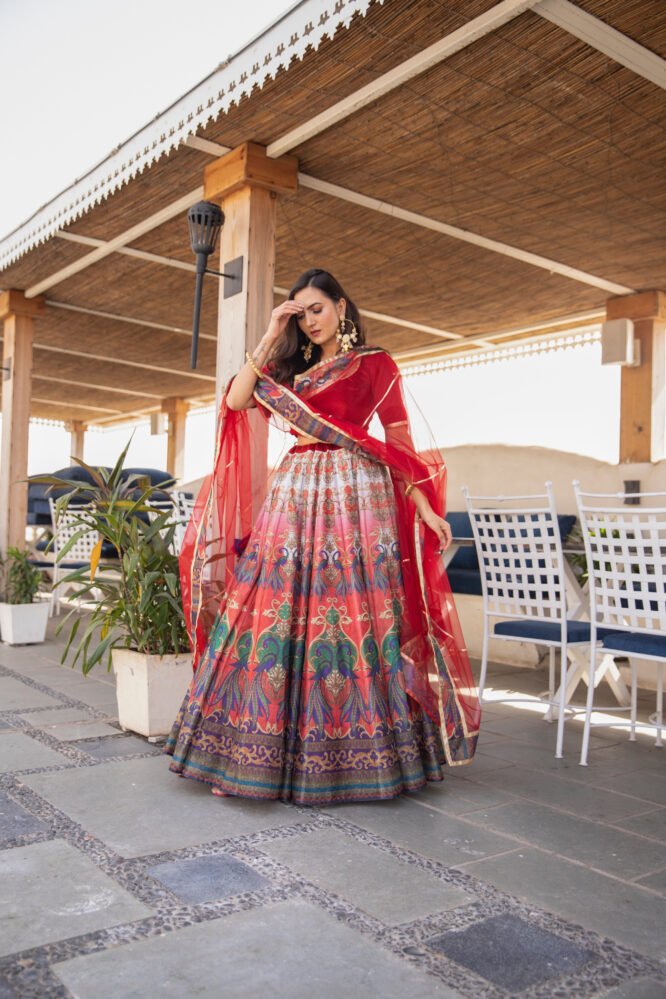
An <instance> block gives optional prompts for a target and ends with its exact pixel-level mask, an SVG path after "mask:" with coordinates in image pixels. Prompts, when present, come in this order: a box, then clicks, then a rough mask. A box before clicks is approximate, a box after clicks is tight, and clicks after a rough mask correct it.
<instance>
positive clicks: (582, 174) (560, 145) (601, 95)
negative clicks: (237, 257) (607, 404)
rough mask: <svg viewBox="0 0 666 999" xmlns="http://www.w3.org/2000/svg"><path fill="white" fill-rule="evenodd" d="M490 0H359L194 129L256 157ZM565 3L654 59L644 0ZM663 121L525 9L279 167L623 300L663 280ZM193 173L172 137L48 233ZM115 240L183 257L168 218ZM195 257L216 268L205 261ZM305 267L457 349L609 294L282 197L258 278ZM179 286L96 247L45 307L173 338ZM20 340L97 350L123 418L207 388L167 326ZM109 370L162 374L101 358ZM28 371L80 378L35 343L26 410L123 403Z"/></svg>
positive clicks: (138, 200) (83, 322) (69, 326)
mask: <svg viewBox="0 0 666 999" xmlns="http://www.w3.org/2000/svg"><path fill="white" fill-rule="evenodd" d="M494 3H495V0H447V2H446V3H442V2H441V0H390V2H386V3H384V4H380V3H373V4H371V6H370V7H369V9H368V11H367V14H366V16H365V17H355V18H353V19H352V21H351V24H350V26H349V28H347V29H345V28H340V29H338V30H337V31H336V33H335V34H334V36H333V37H332V38H329V39H324V40H323V41H322V42H321V43H320V45H319V48H318V49H317V50H316V51H313V50H310V51H309V52H307V53H306V54H305V56H304V58H303V59H302V60H301V61H294V62H292V64H291V66H290V67H289V69H288V70H282V71H280V72H278V73H277V75H276V76H275V78H274V79H271V80H268V81H266V82H265V83H264V85H263V87H262V88H261V89H255V91H253V93H252V94H251V96H250V97H245V98H243V99H241V100H240V101H239V103H238V104H236V105H232V106H231V108H230V109H229V110H228V111H227V112H226V113H225V114H224V115H222V116H220V117H219V118H218V119H217V120H216V121H213V122H209V123H208V125H207V126H206V127H205V128H204V129H202V130H201V131H200V133H199V134H200V135H201V136H203V137H204V138H207V139H209V140H211V141H214V142H218V143H221V144H223V145H225V146H230V147H234V146H236V145H238V144H240V143H242V142H245V141H249V140H251V141H257V142H260V143H263V144H269V143H271V142H273V141H275V140H276V139H278V138H279V137H280V136H282V135H284V134H285V133H286V132H288V131H289V130H291V129H292V128H294V127H296V126H298V125H300V124H302V123H303V122H304V121H305V120H307V119H309V118H311V117H313V116H314V115H316V114H317V113H319V112H320V111H323V110H324V109H326V108H328V107H330V106H331V105H332V104H334V103H335V102H336V101H337V100H340V99H341V98H344V97H347V96H349V95H350V94H352V93H353V92H355V91H356V90H358V89H359V88H360V87H362V86H364V85H365V84H367V83H369V82H371V81H373V80H374V79H376V78H377V77H379V76H380V75H382V74H383V73H385V72H387V71H388V70H390V69H392V68H394V67H395V66H397V65H398V64H399V63H402V62H403V61H405V60H407V59H409V58H410V57H411V56H413V55H415V54H416V53H418V52H420V51H422V50H423V49H425V48H427V47H428V46H429V45H431V44H432V43H433V42H434V41H436V40H437V39H439V38H442V37H444V36H445V35H447V34H448V33H450V32H452V31H454V30H456V29H457V28H459V27H461V26H462V25H463V24H465V23H466V22H468V21H469V20H471V19H472V18H474V17H476V16H477V15H478V14H480V13H483V12H484V11H486V10H488V9H489V8H491V7H492V6H494ZM577 5H578V6H579V7H581V8H582V9H584V10H586V11H588V12H589V13H591V14H593V15H595V16H597V17H599V18H601V20H603V21H604V22H606V23H607V24H610V25H611V26H613V27H615V28H616V29H617V30H619V31H621V32H623V33H625V34H626V35H627V36H628V37H629V38H633V39H634V40H636V41H637V42H639V43H640V44H643V45H645V46H647V48H648V49H650V50H651V51H653V52H656V53H659V54H662V55H663V54H666V5H664V4H663V2H662V0H577ZM664 111H665V106H664V93H663V91H660V90H659V88H657V87H656V86H654V85H653V84H652V83H650V82H648V81H646V80H644V79H643V78H641V77H639V76H637V75H636V74H634V73H632V72H630V71H629V70H628V69H626V68H625V67H623V66H621V65H619V64H617V63H616V62H613V61H612V60H610V59H609V58H608V57H607V56H605V55H603V54H602V53H600V52H597V51H596V50H595V49H593V48H591V47H590V46H588V45H586V44H585V43H584V42H582V41H580V40H579V39H577V38H575V37H573V36H572V35H570V34H568V33H567V32H565V31H564V30H563V29H561V28H559V27H558V26H556V25H554V24H552V23H550V22H548V21H546V20H545V19H543V18H541V17H540V16H538V14H536V13H534V12H532V11H528V12H525V13H523V14H521V15H520V16H519V17H517V18H515V19H514V20H513V21H510V22H508V23H507V24H505V25H504V26H503V27H502V28H500V29H498V30H497V31H494V32H492V33H491V34H489V35H486V36H485V37H483V38H481V39H479V40H477V41H476V42H475V43H473V44H472V45H470V46H468V47H467V48H465V49H463V50H462V51H460V52H458V53H456V54H455V55H453V56H451V57H450V58H448V59H446V60H445V61H443V62H441V63H440V64H438V65H436V66H435V67H433V68H431V69H430V70H429V71H427V72H426V73H424V74H422V75H420V76H417V77H415V78H414V79H412V80H410V81H409V82H408V83H406V84H404V85H403V86H401V87H399V88H398V89H397V90H395V91H392V92H390V93H388V94H386V95H385V96H383V97H381V98H380V99H378V100H376V101H374V102H373V103H371V104H369V105H367V106H366V107H364V108H362V109H361V110H360V111H358V112H356V113H355V114H353V115H351V116H350V117H348V118H346V119H345V120H344V121H343V122H341V123H339V124H338V125H336V126H334V127H332V128H329V129H327V130H326V131H325V132H323V133H322V134H320V135H318V136H316V137H314V138H311V139H309V140H307V141H306V142H304V143H303V144H302V145H301V146H300V147H299V148H297V149H296V150H295V151H294V152H295V154H296V155H297V156H298V158H299V162H300V169H301V171H303V172H304V173H306V174H310V175H312V176H314V177H316V178H319V179H322V180H325V181H329V182H331V183H333V184H338V185H341V186H342V187H344V188H348V189H350V190H352V191H358V192H361V193H362V194H366V195H368V196H370V197H372V198H377V199H382V200H384V201H386V202H389V203H392V204H395V205H397V206H399V207H400V208H402V209H406V210H409V211H412V212H416V213H419V214H422V215H425V216H429V217H432V218H433V219H436V220H440V221H442V222H445V223H449V224H451V225H453V226H456V227H459V228H460V229H464V230H468V231H470V232H472V233H477V234H479V235H481V236H485V237H488V238H490V239H494V240H497V241H499V242H503V243H507V244H509V245H510V246H514V247H518V248H521V249H524V250H527V251H530V252H532V253H536V254H539V255H541V256H544V257H547V258H550V259H553V260H555V261H559V262H560V263H563V264H567V265H569V266H572V267H575V268H578V269H580V270H583V271H587V272H589V273H590V274H592V275H597V276H599V277H602V278H605V279H607V280H610V281H614V282H616V283H619V284H622V285H625V286H627V287H629V288H644V287H666V253H664V239H663V233H664V230H665V226H664V209H665V208H666V187H665V186H664V184H663V176H664V175H666V169H665V167H666V127H665V125H664V121H665V120H666V116H665V115H664ZM210 160H211V156H210V155H208V154H206V153H203V152H201V151H200V150H197V149H194V148H191V147H188V146H185V145H181V146H180V147H179V148H178V149H175V150H174V151H172V152H171V153H170V154H169V155H168V156H166V155H164V156H162V157H161V158H159V159H158V160H157V161H156V162H155V163H153V165H152V166H151V167H150V168H148V169H145V170H144V171H143V172H142V173H140V174H138V175H137V176H135V177H134V178H133V179H132V180H131V181H130V182H129V183H127V184H125V185H124V186H123V187H122V188H121V189H120V190H118V191H117V192H116V193H115V194H113V195H112V196H110V197H108V198H106V199H105V200H103V201H101V202H100V203H99V204H97V205H95V206H94V207H93V208H91V209H90V210H89V211H88V212H87V213H86V214H85V215H82V216H80V217H79V218H78V219H76V221H74V222H73V223H72V224H71V225H70V226H69V231H70V232H72V233H75V234H78V235H81V236H88V237H93V238H94V239H99V240H108V239H112V238H114V237H117V236H118V235H120V234H121V233H124V232H126V231H127V230H129V229H130V228H131V227H132V226H133V225H135V224H136V223H139V222H142V221H144V220H145V219H146V218H147V217H148V216H150V215H152V214H154V213H156V212H159V211H160V210H161V209H162V208H164V207H165V206H168V205H169V204H170V203H172V202H174V201H175V200H177V199H180V198H182V197H183V195H185V194H187V193H188V192H195V191H196V190H197V189H198V188H199V187H200V186H201V184H202V181H203V169H204V167H205V165H206V164H207V163H209V162H210ZM131 248H133V249H135V250H140V251H145V252H149V253H153V254H157V255H159V256H163V257H167V258H170V259H172V260H175V261H180V262H182V263H186V264H193V263H194V259H193V256H192V254H191V251H190V247H189V237H188V233H187V225H186V220H185V210H183V212H182V214H179V215H178V216H177V217H175V218H173V219H171V220H170V221H167V222H165V223H163V224H162V225H160V226H159V227H156V228H154V229H152V230H151V231H149V232H147V233H145V234H144V235H142V236H141V237H139V238H137V239H135V240H134V242H133V243H132V244H131ZM90 249H91V248H90V247H87V246H82V245H79V244H75V243H71V242H65V241H64V240H62V239H59V238H57V237H56V238H52V239H50V240H49V241H48V242H47V243H45V244H43V245H40V246H36V247H35V248H33V249H32V250H31V251H30V252H29V253H27V254H25V255H24V256H23V257H22V258H20V259H19V260H18V261H17V262H16V263H15V264H14V265H12V267H10V268H8V269H7V270H6V271H4V272H3V273H0V286H1V287H14V288H24V289H25V288H28V287H30V286H31V285H34V284H35V283H37V282H39V281H41V280H43V279H44V278H47V277H48V276H49V275H52V274H54V273H55V272H57V271H58V270H60V269H61V268H62V267H65V266H66V265H67V264H68V263H71V262H73V261H76V260H78V259H79V258H80V257H83V256H85V255H86V254H88V253H89V252H90ZM209 266H211V267H212V268H213V269H221V268H220V267H219V261H218V259H217V258H215V259H214V260H211V261H210V264H209ZM310 266H324V267H327V268H328V269H330V270H332V271H333V272H334V273H336V275H338V277H339V278H340V279H341V281H342V283H343V285H345V286H347V290H348V292H349V293H350V294H351V295H352V297H353V298H354V299H355V301H356V303H357V305H359V306H360V307H361V308H366V309H370V310H373V311H377V312H381V313H386V314H389V315H392V316H395V317H402V318H404V319H405V320H406V321H412V322H416V323H422V324H426V325H429V326H432V327H436V328H439V329H442V330H449V331H452V332H454V333H458V334H463V335H465V336H467V337H469V336H480V335H484V334H485V335H488V334H492V333H493V332H495V331H496V330H497V329H499V328H502V329H507V328H511V327H521V326H528V325H535V324H538V323H547V322H548V321H552V320H556V319H558V318H561V317H562V316H570V315H572V314H575V313H578V312H587V311H589V310H600V309H603V307H604V305H605V301H606V299H607V297H608V294H609V293H608V292H607V291H604V290H600V289H599V288H596V287H593V286H591V285H590V284H586V283H583V282H580V281H575V280H572V279H569V278H565V277H562V276H559V275H557V274H550V273H549V272H548V271H547V270H544V269H539V268H536V267H534V266H531V265H528V264H525V263H521V262H519V261H516V260H514V259H511V258H510V257H508V256H503V255H500V254H497V253H493V252H490V251H489V250H485V249H481V248H479V247H477V246H474V245H472V244H470V243H467V242H463V241H460V240H457V239H454V238H451V237H449V236H445V235H442V234H440V233H436V232H433V231H431V230H428V229H425V228H422V227H418V226H415V225H411V224H409V223H407V222H403V221H400V220H398V219H396V218H391V217H389V216H387V215H384V214H380V213H377V212H374V211H371V210H369V209H366V208H361V207H358V206H357V205H355V204H352V203H349V202H346V201H343V200H339V199H336V198H332V197H329V196H326V195H323V194H319V193H315V192H314V191H312V190H310V189H309V188H307V187H301V188H300V189H299V191H298V192H297V193H296V194H295V195H293V196H290V197H285V198H282V199H281V200H280V202H279V208H278V229H277V248H276V277H275V280H276V284H277V285H279V286H288V285H290V284H291V283H292V282H293V280H294V279H295V278H296V277H297V276H298V274H299V273H300V272H301V271H303V270H304V269H306V268H307V267H310ZM218 287H219V286H218V283H217V282H216V280H215V279H213V278H210V279H207V280H206V283H205V286H204V298H203V312H202V323H201V329H202V332H203V333H204V334H205V335H206V336H209V337H216V333H217V330H216V312H217V297H218ZM193 293H194V275H193V273H192V272H191V271H190V270H182V269H177V268H174V267H169V266H166V265H165V264H160V263H156V262H148V261H145V260H142V259H137V258H136V257H130V256H127V255H124V254H120V253H113V254H111V255H109V256H107V257H105V258H104V259H102V260H100V261H99V262H98V263H96V264H94V265H93V266H91V267H90V268H88V269H86V270H83V271H81V272H80V273H77V274H75V275H73V276H71V277H69V278H68V279H67V280H66V281H63V282H61V283H59V284H57V285H55V286H54V287H53V288H52V289H50V290H49V291H48V292H47V293H46V297H47V298H48V299H50V300H56V301H59V302H61V303H68V304H71V305H74V306H78V307H82V308H87V309H94V310H101V311H104V312H107V313H116V314H117V315H119V316H126V317H134V318H136V319H142V320H144V321H147V322H153V323H161V324H165V325H169V326H174V327H179V328H181V329H183V330H185V331H188V330H189V329H190V325H191V321H192V304H193ZM366 325H367V328H368V339H369V340H370V341H371V342H373V343H378V344H380V345H382V346H386V347H387V348H388V349H391V350H396V351H400V352H403V351H406V350H416V351H418V349H426V348H432V347H434V346H436V345H437V344H438V343H441V344H451V341H446V340H439V339H438V338H437V337H435V336H432V335H430V334H428V333H424V332H417V331H412V330H406V329H401V328H400V327H399V326H395V325H392V324H388V323H382V322H379V321H377V320H372V321H369V322H367V324H366ZM35 340H36V342H37V343H40V342H41V343H43V344H44V345H47V346H48V345H51V346H59V347H61V348H62V349H74V350H78V351H79V353H80V354H82V353H98V354H100V355H103V356H104V357H113V358H115V359H116V363H115V364H114V363H113V361H109V362H104V367H103V373H104V376H105V378H106V376H107V374H108V375H109V376H110V377H112V378H113V384H114V385H122V386H124V387H125V388H126V389H127V390H128V391H136V392H138V393H144V395H143V396H135V397H133V398H134V400H135V401H134V402H132V403H131V406H132V409H133V410H136V409H138V408H145V407H146V406H150V405H151V400H150V398H149V396H150V395H151V394H157V395H160V396H162V397H166V396H169V395H182V396H185V397H198V396H201V395H203V394H205V392H207V391H208V390H209V386H211V383H207V382H204V381H202V380H197V379H194V378H192V377H191V376H188V374H187V367H188V364H189V350H190V343H189V338H188V337H187V336H186V335H183V334H178V333H168V332H166V331H161V330H153V329H148V328H146V327H141V326H139V325H130V324H128V323H122V322H116V321H113V320H111V319H104V318H100V317H94V316H89V315H86V316H83V315H80V314H77V313H73V312H70V311H65V310H64V309H54V308H49V309H47V312H46V315H45V316H44V317H43V318H41V319H39V320H38V321H37V325H36V333H35ZM446 349H447V350H451V351H454V352H457V351H458V350H459V349H462V348H458V347H456V346H455V345H453V346H447V348H446ZM215 350H216V345H215V341H214V340H210V339H203V340H202V341H201V342H200V362H199V369H198V370H199V372H200V373H204V374H210V375H213V374H214V369H215ZM119 359H125V360H130V361H135V362H145V361H147V362H149V363H152V364H154V365H156V366H158V367H172V368H175V369H178V373H176V374H170V373H166V372H158V371H154V372H150V371H146V370H144V369H139V368H132V367H131V366H122V365H119V364H118V363H117V362H118V360H119ZM49 371H52V372H53V371H55V372H56V373H58V374H57V375H56V376H57V377H60V376H61V374H62V377H68V378H70V379H71V380H72V381H82V382H86V381H88V382H89V383H90V384H92V383H94V381H95V377H98V376H99V372H100V367H99V364H97V363H95V362H92V363H91V361H90V359H86V358H85V357H83V356H79V357H76V356H73V355H65V354H62V355H60V354H56V353H54V352H50V354H49V353H48V352H47V351H45V350H43V348H38V349H36V351H35V377H36V385H37V384H38V391H37V390H36V392H35V397H36V400H39V399H43V400H46V401H44V402H36V403H35V406H34V407H33V411H34V413H35V415H44V413H45V412H46V411H48V412H47V415H48V416H49V417H50V418H53V414H54V413H55V412H58V413H60V414H62V415H61V416H60V417H59V418H63V419H73V418H82V415H81V412H83V411H81V412H80V413H79V414H78V415H76V414H75V415H73V416H72V415H71V413H72V410H73V408H74V407H75V405H76V403H77V401H78V405H79V406H84V405H88V404H89V403H90V404H91V405H92V404H93V403H94V402H95V398H97V404H98V406H99V408H100V413H101V411H102V410H103V409H116V408H120V407H122V406H125V405H126V404H128V405H130V403H128V402H127V398H126V397H123V396H120V395H119V394H118V393H111V392H107V393H106V394H98V395H97V396H95V393H90V392H88V393H87V394H86V393H84V392H83V389H82V391H81V393H78V394H77V398H76V399H75V398H74V397H73V393H72V392H69V393H67V392H63V393H62V394H61V397H60V404H58V402H57V400H56V399H55V398H53V396H55V395H57V393H58V391H59V390H58V387H57V386H58V383H55V382H51V383H50V388H49V383H48V382H47V380H46V378H45V377H44V376H45V375H48V372H49ZM40 374H41V376H42V378H41V380H39V379H40ZM56 376H54V377H56ZM102 384H105V382H103V383H102ZM212 391H213V388H212V387H211V388H210V392H211V393H212ZM112 396H113V398H111V397H112ZM81 400H84V401H81ZM137 402H141V403H142V405H141V406H138V405H137ZM152 404H154V400H152ZM58 405H60V409H58ZM66 413H69V414H70V415H69V416H66V415H64V414H66Z"/></svg>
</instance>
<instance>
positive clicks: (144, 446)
mask: <svg viewBox="0 0 666 999" xmlns="http://www.w3.org/2000/svg"><path fill="white" fill-rule="evenodd" d="M291 6H293V4H290V3H285V2H284V0H251V2H249V3H248V2H246V3H241V4H238V3H231V2H230V0H197V3H195V4H186V3H184V2H183V0H105V2H104V3H102V2H100V0H85V2H84V0H57V2H56V0H0V38H2V41H3V54H2V59H1V60H0V109H1V112H2V122H3V138H4V142H5V148H4V151H3V156H2V157H1V158H0V237H2V236H4V235H6V234H7V233H8V232H10V231H11V230H12V229H14V228H15V227H16V226H18V225H20V224H21V223H22V222H23V221H25V220H26V219H27V218H28V217H29V216H30V215H31V214H32V213H33V212H35V211H36V210H37V209H38V208H39V207H40V206H41V205H43V204H44V203H46V202H47V201H48V200H50V199H51V198H52V197H54V196H55V195H56V194H58V193H59V192H60V191H61V190H62V189H63V188H64V187H66V186H68V185H69V184H71V183H72V182H73V181H74V180H75V179H76V178H78V177H80V176H82V175H83V174H85V173H86V172H87V171H88V170H89V169H90V168H91V167H93V166H94V165H95V164H97V163H98V162H99V161H100V160H101V159H103V158H104V157H105V156H106V155H108V153H110V152H111V151H112V150H113V148H114V147H115V146H117V145H118V144H120V143H122V142H123V141H125V140H126V139H128V138H129V136H130V135H132V134H133V133H134V132H135V131H136V130H137V129H139V128H141V127H142V126H143V125H145V124H146V123H147V122H148V121H150V120H151V119H152V118H154V117H155V115H156V114H158V113H159V112H161V111H163V110H164V109H166V108H167V107H168V106H169V105H170V104H171V103H172V102H173V101H175V100H177V99H178V98H179V97H180V96H182V94H183V93H185V92H186V91H187V90H189V89H190V88H191V87H193V86H194V85H196V84H197V83H198V82H199V81H200V80H201V79H203V78H204V77H205V76H207V75H208V74H209V73H210V72H212V71H213V70H214V69H215V68H216V67H217V66H218V65H219V63H220V62H222V61H224V60H225V59H226V58H227V57H228V56H229V55H230V54H232V53H234V52H236V51H237V50H238V49H239V48H241V47H242V46H243V45H244V44H246V43H247V42H249V41H250V40H252V39H253V38H254V37H255V36H256V35H257V34H258V33H259V32H261V31H262V30H263V29H264V28H265V27H267V26H268V25H269V24H270V23H272V22H273V21H274V20H275V19H276V18H277V17H278V16H279V15H280V14H282V13H283V12H284V11H285V10H287V9H289V8H290V7H291ZM100 108H103V109H104V113H103V114H100V113H99V109H100ZM361 304H362V303H361ZM442 325H443V326H446V322H445V321H443V322H442ZM599 361H600V358H599V349H598V347H585V348H576V349H573V350H567V351H561V352H558V353H556V354H548V355H545V356H543V355H541V356H535V357H529V358H523V359H521V360H512V361H502V362H500V363H494V364H491V365H485V366H478V367H474V368H468V369H463V370H460V369H455V370H450V371H447V372H441V373H438V374H436V375H424V376H416V377H414V378H409V379H407V388H408V392H409V391H411V393H412V394H413V395H414V396H418V399H419V405H420V408H421V409H422V410H423V412H424V415H425V416H426V419H427V420H428V423H429V424H430V426H431V428H432V430H433V434H434V437H435V439H436V441H437V443H438V444H439V445H440V446H442V447H444V448H446V447H447V446H449V447H452V446H456V445H460V444H475V443H484V444H487V443H505V444H537V445H541V446H544V447H554V448H557V449H560V450H565V451H566V450H571V451H576V452H578V453H581V454H589V455H591V456H592V457H596V458H600V459H602V460H606V461H616V460H617V451H618V442H617V431H616V429H615V428H616V427H617V426H618V425H619V416H618V412H617V407H618V385H619V369H616V368H607V367H606V368H601V365H600V363H599ZM472 400H473V402H472ZM213 425H214V414H213V413H212V412H211V411H208V412H207V413H206V412H204V413H201V414H190V416H189V417H188V430H187V443H186V467H185V479H186V480H190V479H193V478H198V477H199V476H201V475H203V474H205V473H206V472H207V471H208V470H209V466H210V462H211V460H212V449H213V432H214V430H213ZM130 433H131V430H130V429H129V428H127V427H123V428H121V429H118V430H113V431H107V432H104V433H101V432H89V433H88V434H87V440H86V460H88V461H90V462H93V463H99V464H113V462H114V460H115V456H116V455H117V454H118V452H119V451H120V450H121V449H122V447H123V446H124V444H125V443H126V442H127V440H128V438H129V435H130ZM278 447H279V445H276V448H278ZM68 452H69V435H68V434H66V433H65V431H64V430H63V429H62V428H54V427H46V426H42V425H38V424H37V425H35V424H33V425H32V428H31V435H30V454H29V472H30V474H33V473H36V472H43V471H45V470H47V469H49V468H50V469H54V468H61V467H65V466H66V465H68V464H69V457H68ZM165 456H166V439H165V437H163V436H162V437H151V436H150V433H149V429H148V427H147V425H145V424H144V425H141V426H139V427H138V428H137V429H136V431H135V433H134V438H133V442H132V447H131V451H130V455H129V462H130V463H131V464H133V465H145V466H150V467H158V468H159V467H164V461H165Z"/></svg>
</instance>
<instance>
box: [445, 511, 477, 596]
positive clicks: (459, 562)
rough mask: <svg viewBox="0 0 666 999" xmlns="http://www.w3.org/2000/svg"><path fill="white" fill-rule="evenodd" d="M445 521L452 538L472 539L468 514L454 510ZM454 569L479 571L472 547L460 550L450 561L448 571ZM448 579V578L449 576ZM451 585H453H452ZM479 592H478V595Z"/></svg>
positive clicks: (460, 591) (459, 591)
mask: <svg viewBox="0 0 666 999" xmlns="http://www.w3.org/2000/svg"><path fill="white" fill-rule="evenodd" d="M446 519H447V521H448V524H449V527H450V528H451V533H452V534H453V536H454V538H473V537H474V534H473V532H472V524H471V522H470V519H469V514H468V513H467V512H466V511H464V510H454V511H452V512H451V513H447V515H446ZM454 569H474V570H476V572H478V571H479V560H478V558H477V557H476V548H475V547H474V545H469V546H467V545H465V547H463V548H460V549H459V550H458V551H457V552H456V554H455V555H454V556H453V558H452V559H451V562H450V564H449V570H450V571H451V570H454ZM449 578H450V576H449ZM452 585H453V584H452ZM456 592H458V593H462V592H467V591H466V590H458V591H456ZM480 592H481V590H479V593H480Z"/></svg>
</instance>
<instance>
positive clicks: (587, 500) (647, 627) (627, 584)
mask: <svg viewBox="0 0 666 999" xmlns="http://www.w3.org/2000/svg"><path fill="white" fill-rule="evenodd" d="M574 491H575V493H576V500H577V502H578V509H579V514H580V524H581V529H582V532H583V539H584V543H585V553H586V556H587V567H588V572H589V580H590V596H591V613H592V615H593V622H594V624H595V625H601V624H603V625H604V627H612V628H617V630H619V631H632V632H644V633H653V632H655V633H658V634H659V633H661V634H663V635H666V493H632V494H631V499H632V501H635V500H636V499H638V500H639V501H640V505H639V506H634V505H632V506H626V505H623V504H624V501H625V499H627V498H628V497H626V496H625V494H624V493H584V492H582V491H581V488H580V483H578V482H574ZM644 502H647V505H646V506H644V505H643V504H644Z"/></svg>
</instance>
